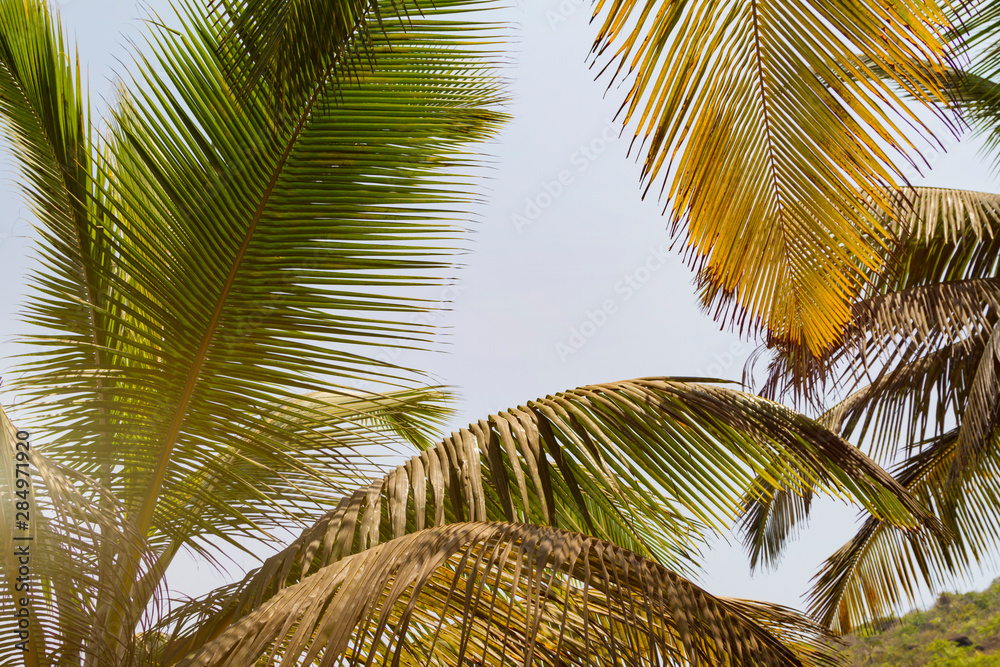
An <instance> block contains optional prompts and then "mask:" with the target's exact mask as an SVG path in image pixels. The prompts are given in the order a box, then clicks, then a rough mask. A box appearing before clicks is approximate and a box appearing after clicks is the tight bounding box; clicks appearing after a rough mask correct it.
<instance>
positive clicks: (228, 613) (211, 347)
mask: <svg viewBox="0 0 1000 667" xmlns="http://www.w3.org/2000/svg"><path fill="white" fill-rule="evenodd" d="M176 7H177V9H178V13H179V18H178V21H179V24H180V27H169V28H168V27H166V25H165V24H164V23H162V22H161V21H159V20H157V21H151V22H150V23H149V27H150V29H149V33H148V35H147V40H146V44H145V46H144V47H143V48H142V49H141V50H140V49H136V51H135V53H134V66H133V67H132V68H131V79H130V81H129V85H128V86H127V87H126V86H122V88H121V90H120V91H119V99H118V100H117V101H116V102H115V104H114V106H113V109H112V112H111V115H110V119H109V121H108V122H107V125H106V127H103V128H102V130H101V131H96V130H94V129H93V125H92V119H91V118H90V115H89V103H88V99H87V94H86V90H85V89H84V87H83V85H82V83H81V77H80V73H79V69H78V66H77V65H76V64H75V61H74V58H73V57H72V54H71V50H70V49H69V48H68V47H67V44H66V40H65V39H64V37H63V30H62V28H61V26H60V25H59V22H58V19H57V18H55V17H54V16H53V15H52V14H51V12H50V11H49V9H48V7H47V6H46V4H44V2H42V0H3V1H2V2H0V107H2V112H3V117H4V121H5V123H4V129H5V133H6V137H7V139H8V140H9V141H10V142H11V145H12V146H13V148H14V151H15V154H16V156H17V158H18V160H19V161H20V165H21V168H22V174H23V179H24V180H23V186H24V192H25V196H26V197H27V199H28V201H29V202H30V204H31V206H32V208H33V210H34V211H35V213H36V215H37V216H38V219H39V223H40V227H39V234H40V236H41V242H40V258H41V259H40V264H39V268H38V270H37V271H36V272H35V273H34V274H33V275H32V278H31V282H32V287H33V290H34V292H33V294H32V296H31V297H30V300H29V302H28V305H27V314H28V318H29V321H30V322H31V323H32V324H34V325H35V326H36V327H37V329H38V330H39V331H40V333H38V334H37V335H36V336H34V337H33V338H32V339H31V340H30V341H29V343H30V345H31V347H30V350H31V352H30V354H29V355H28V356H26V357H25V359H26V361H25V362H24V365H23V369H22V370H23V374H22V378H21V380H20V383H19V391H21V392H22V394H23V395H25V396H26V397H27V399H28V400H27V401H26V404H25V405H24V406H23V408H24V409H23V410H22V412H21V413H20V414H19V415H18V421H19V424H20V425H24V424H30V426H31V432H30V433H29V432H27V431H23V430H22V431H19V430H17V429H16V428H15V427H14V426H13V425H12V424H11V423H10V422H9V421H8V420H7V417H6V415H4V416H3V424H2V428H0V433H2V439H0V442H2V450H3V452H2V456H0V460H2V463H0V471H2V472H0V487H2V489H3V495H4V497H5V498H7V499H8V500H9V502H8V501H5V502H4V503H3V504H2V507H3V510H2V511H3V513H4V516H3V520H2V528H0V531H2V532H0V542H2V545H0V546H2V549H3V554H4V555H3V556H2V561H0V562H2V563H3V570H2V572H3V574H2V576H3V578H4V583H3V587H2V589H0V591H2V592H0V600H2V605H3V607H2V608H3V610H4V612H3V614H2V620H0V633H2V634H3V636H4V637H10V638H17V639H18V641H16V642H15V641H5V642H4V643H3V645H2V646H0V660H2V661H3V663H4V664H25V665H42V664H52V665H78V664H83V665H101V666H104V665H141V664H183V665H208V664H231V665H249V664H258V663H259V664H278V663H280V664H334V663H340V662H350V663H355V662H360V661H364V662H365V663H368V662H369V661H373V660H389V659H392V660H393V662H394V663H398V662H406V663H407V664H409V663H410V662H414V661H423V662H428V663H430V662H433V663H435V664H458V663H462V662H465V661H470V662H477V663H481V664H486V663H490V664H493V663H501V662H506V661H517V662H522V663H523V662H525V661H528V660H537V661H540V662H543V663H548V664H565V663H567V662H573V663H591V662H612V663H617V662H618V661H625V662H628V663H629V664H638V663H646V662H666V663H670V664H676V663H681V664H701V663H705V662H707V663H721V664H740V665H751V664H753V665H758V664H761V665H763V664H766V665H800V664H828V663H830V662H831V661H832V658H830V656H829V655H828V653H827V651H826V649H825V644H824V643H823V642H824V641H825V638H826V634H825V632H824V631H823V630H822V628H820V627H819V626H817V625H816V624H815V623H813V622H811V621H809V620H808V619H806V618H804V617H803V616H801V615H800V614H798V613H795V612H792V611H790V610H787V609H783V608H780V607H776V606H773V605H768V604H765V603H755V602H749V601H740V600H730V599H725V598H718V597H713V596H711V595H709V594H708V593H706V592H704V591H702V590H700V589H699V588H697V587H696V586H694V585H693V584H691V583H690V582H689V581H687V580H686V579H685V578H684V575H685V574H689V573H690V572H691V571H692V569H693V568H694V563H695V554H696V551H697V548H698V545H699V543H700V541H701V540H702V539H703V538H704V536H706V535H707V534H710V533H711V532H713V531H718V530H723V529H725V528H726V527H728V526H730V525H731V524H732V522H733V521H734V519H735V517H736V516H737V515H739V513H740V512H741V508H742V507H743V506H744V505H745V504H746V503H748V502H751V501H752V500H754V499H757V500H760V499H763V498H765V497H770V495H773V494H774V493H775V492H778V493H783V492H789V493H792V494H796V493H807V492H811V490H812V489H817V490H822V491H826V492H829V493H833V494H836V495H840V496H843V497H847V498H851V499H854V500H856V501H857V502H859V503H860V504H861V505H862V506H863V507H865V508H866V509H867V510H868V511H869V512H871V513H872V514H873V516H875V517H877V518H878V519H879V520H880V521H886V522H889V523H890V524H891V525H893V526H898V527H900V529H904V530H911V531H912V530H917V529H926V530H930V531H932V532H933V531H936V530H940V528H939V526H938V525H937V524H936V523H935V522H934V521H933V520H932V519H931V518H930V517H929V515H928V514H927V513H926V512H925V511H924V510H923V509H922V507H921V506H920V505H919V504H918V503H916V502H915V501H914V500H913V498H912V497H911V496H910V495H909V494H908V493H907V492H906V491H905V490H904V488H903V487H902V486H901V485H900V484H898V483H897V482H896V481H894V480H893V479H892V478H891V477H890V476H889V475H888V474H887V473H885V472H884V471H883V470H882V469H881V468H879V467H878V466H877V465H875V464H874V463H873V462H872V461H871V460H870V459H869V458H868V457H866V456H865V455H863V454H861V453H859V452H858V451H857V450H856V449H855V448H853V447H852V446H850V445H848V444H847V443H846V442H845V441H844V440H843V439H841V438H840V437H839V436H837V435H836V434H834V433H833V432H831V431H830V430H828V429H827V428H825V427H823V426H822V425H821V424H818V423H817V422H814V421H812V420H809V419H807V418H805V417H803V416H802V415H800V414H797V413H795V412H792V411H791V410H788V409H787V408H784V407H782V406H780V405H777V404H775V403H772V402H770V401H767V400H764V399H761V398H759V397H756V396H752V395H750V394H746V393H743V392H740V391H737V390H734V389H731V388H728V387H726V386H722V385H712V384H706V383H693V382H690V381H685V380H671V379H669V378H648V379H643V380H633V381H628V382H619V383H612V384H602V385H593V386H587V387H581V388H579V389H575V390H571V391H567V392H563V393H560V394H556V395H554V396H549V397H545V398H543V399H538V400H535V401H530V402H528V403H527V404H526V405H524V406H521V407H518V408H515V409H510V410H507V411H502V412H498V413H496V414H494V415H491V416H489V417H487V418H485V419H483V420H482V421H480V422H478V423H475V424H471V425H470V426H469V427H468V428H467V429H462V430H460V431H459V432H457V433H455V434H453V435H452V436H450V437H447V438H444V439H443V440H440V441H437V442H435V440H434V438H432V437H431V435H430V434H432V433H434V432H436V431H437V429H438V427H439V425H440V424H441V422H442V420H443V418H444V417H445V416H446V414H447V410H446V407H445V399H446V396H444V395H443V394H442V392H440V391H439V390H436V389H433V388H427V387H425V386H424V385H423V383H422V382H421V379H422V378H421V376H420V375H419V373H416V372H415V371H411V370H409V369H405V368H400V367H397V366H394V365H392V364H391V363H388V362H380V361H378V360H377V359H375V358H373V356H374V355H372V354H371V350H373V349H377V346H379V345H381V344H384V343H385V342H389V341H391V342H392V344H394V345H397V344H403V345H411V346H415V347H419V346H423V345H426V344H427V341H428V337H429V336H430V334H431V331H430V330H429V329H428V328H426V327H420V326H415V325H413V324H411V323H409V322H408V318H409V317H410V316H412V315H413V314H415V313H420V312H422V311H424V310H426V309H427V308H428V305H427V303H426V302H424V301H422V300H421V299H420V292H419V288H420V287H422V286H426V285H430V284H434V282H435V281H436V280H437V279H438V275H439V273H440V272H441V271H443V270H445V269H446V268H447V267H448V266H449V265H450V261H451V257H452V252H453V250H454V249H455V247H456V246H457V245H458V244H460V241H461V231H462V230H461V220H462V215H463V210H464V207H465V205H466V204H467V203H468V202H469V201H471V200H473V199H475V198H476V197H477V190H476V187H475V185H474V184H472V185H470V182H472V183H474V181H470V179H469V178H468V175H469V174H470V173H473V172H472V170H473V169H474V168H475V166H476V164H477V162H478V158H477V154H476V153H475V151H474V149H473V148H472V147H471V144H472V143H473V142H475V141H478V140H482V139H484V138H487V137H490V136H492V133H493V132H495V130H496V128H497V126H498V124H499V123H500V122H501V121H502V120H503V114H501V113H499V112H498V111H497V110H496V106H497V104H498V103H499V102H500V101H502V99H503V92H502V85H501V83H502V82H501V80H500V78H499V76H498V74H497V72H496V69H495V66H494V63H495V60H496V56H495V53H494V50H495V49H496V48H497V44H498V43H499V41H500V40H501V38H502V33H501V32H499V31H498V29H497V28H496V26H493V25H491V24H489V23H486V22H474V21H471V20H470V18H469V14H468V12H469V11H470V10H475V9H483V8H487V7H489V4H488V3H486V2H484V1H482V0H465V1H463V0H437V1H436V2H435V3H434V5H433V6H425V5H424V4H423V3H422V4H421V5H420V7H419V10H418V8H417V7H416V5H414V4H413V3H411V2H407V1H404V0H385V1H384V2H381V3H379V4H377V5H372V4H370V3H368V2H352V1H348V2H342V3H338V4H337V7H338V11H336V12H330V11H325V10H326V9H329V7H328V6H327V3H324V2H319V1H303V2H296V3H259V2H229V1H227V0H219V1H218V2H215V3H213V5H212V8H211V12H210V13H209V14H205V13H203V11H202V8H200V7H198V6H196V5H195V4H193V3H192V2H189V1H188V0H178V2H177V3H176ZM359 380H363V381H366V382H371V383H374V384H375V385H377V386H379V387H380V388H381V389H380V391H378V392H375V393H366V392H360V391H358V390H356V389H353V388H352V384H353V383H356V382H357V381H359ZM38 433H43V434H44V437H37V434H38ZM36 437H37V439H36ZM404 444H408V445H410V446H412V447H413V449H411V453H412V454H413V455H412V456H411V457H410V458H409V460H407V461H406V462H405V463H403V464H402V465H399V466H398V467H396V468H395V469H393V470H390V471H386V470H383V469H382V468H381V467H380V466H379V465H378V463H379V460H380V459H379V458H378V456H377V455H378V454H379V452H381V451H384V448H385V447H394V448H397V449H398V448H400V447H401V446H403V445H404ZM29 462H30V466H28V467H26V466H25V465H24V464H26V463H29ZM29 475H30V476H29ZM19 513H20V514H19ZM316 517H319V519H318V521H317V520H316ZM289 526H301V527H302V528H303V532H302V533H301V536H300V537H299V538H298V539H296V540H295V541H293V542H292V543H291V544H290V545H288V546H287V547H285V548H284V549H283V550H281V551H279V552H278V553H277V554H276V555H275V556H273V557H272V558H270V559H267V560H265V561H264V562H263V564H262V565H261V567H260V568H259V569H257V570H255V571H253V572H251V573H248V574H247V575H246V577H245V578H244V579H243V580H241V581H239V582H237V583H235V584H232V585H230V586H227V587H224V588H222V589H220V590H217V591H215V592H213V593H212V594H210V595H208V596H207V597H204V598H201V599H196V600H188V601H174V603H173V604H171V601H170V600H169V594H168V591H167V589H166V588H165V578H164V577H165V573H166V572H167V570H168V568H169V565H170V563H171V562H172V559H173V558H174V557H175V556H176V554H178V553H179V552H180V551H181V550H184V549H188V550H193V551H194V552H196V553H198V554H199V555H201V556H203V557H205V558H207V559H209V560H212V561H216V560H218V559H220V558H222V557H223V556H222V555H223V551H222V548H223V547H227V546H228V548H235V549H243V550H245V551H248V552H251V553H254V552H256V551H258V550H259V546H258V545H259V544H260V543H261V542H267V541H270V542H271V543H272V544H273V543H274V542H275V541H276V540H277V539H278V538H276V537H274V533H276V532H280V530H282V529H287V528H288V527H289ZM24 548H27V551H25V550H24ZM26 583H27V584H29V585H30V589H25V584H26ZM25 590H27V591H28V592H29V593H30V595H28V596H26V595H25V594H24V592H25ZM22 619H24V621H23V622H22Z"/></svg>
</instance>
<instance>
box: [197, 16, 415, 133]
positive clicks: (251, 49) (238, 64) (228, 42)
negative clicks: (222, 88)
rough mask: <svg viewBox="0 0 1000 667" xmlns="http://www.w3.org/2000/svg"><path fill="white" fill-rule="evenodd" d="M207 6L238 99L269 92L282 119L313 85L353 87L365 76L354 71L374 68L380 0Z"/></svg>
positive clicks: (310, 90)
mask: <svg viewBox="0 0 1000 667" xmlns="http://www.w3.org/2000/svg"><path fill="white" fill-rule="evenodd" d="M209 5H210V6H211V8H212V19H213V23H215V24H216V25H217V26H220V27H221V36H222V39H221V42H220V48H221V50H222V51H223V52H224V54H225V56H226V60H227V61H228V62H230V65H229V73H230V76H231V78H233V79H235V80H236V81H237V85H236V86H235V88H236V90H237V95H238V97H239V98H240V99H246V98H247V97H248V96H250V95H253V94H261V93H262V92H264V91H267V92H266V93H264V94H268V97H269V98H270V100H271V101H272V103H273V104H274V105H275V113H276V114H277V115H279V116H280V115H281V114H284V113H287V112H288V110H289V108H290V107H291V106H293V105H294V102H295V100H300V99H301V98H303V97H308V96H309V95H310V93H311V92H312V87H313V82H315V81H319V80H322V79H323V78H326V77H329V76H331V75H332V76H334V77H335V78H337V79H338V80H341V81H344V80H346V82H345V83H347V85H350V80H351V79H352V78H354V77H355V76H358V75H360V73H355V72H354V71H352V68H370V67H371V65H372V64H373V63H374V61H375V59H376V58H377V55H376V52H375V50H374V48H373V47H374V43H373V41H372V37H371V34H370V30H371V28H372V27H373V26H375V27H376V29H377V26H378V23H379V20H380V18H381V14H380V7H379V3H378V2H375V1H374V0H278V1H275V0H210V1H209ZM408 9H409V10H410V11H414V10H417V11H419V10H418V9H417V8H416V7H410V8H408ZM262 82H263V83H264V86H263V89H264V90H262V87H260V86H258V84H260V83H262Z"/></svg>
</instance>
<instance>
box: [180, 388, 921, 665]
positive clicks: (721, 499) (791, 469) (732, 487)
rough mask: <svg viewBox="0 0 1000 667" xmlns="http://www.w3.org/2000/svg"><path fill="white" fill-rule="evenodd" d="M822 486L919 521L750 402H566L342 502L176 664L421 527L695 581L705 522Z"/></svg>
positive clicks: (198, 604) (227, 596) (700, 397)
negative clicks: (561, 536)
mask: <svg viewBox="0 0 1000 667" xmlns="http://www.w3.org/2000/svg"><path fill="white" fill-rule="evenodd" d="M755 477H756V480H755ZM812 487H815V488H817V489H825V490H827V491H832V492H834V493H841V494H843V493H847V494H852V495H853V497H854V498H856V499H858V500H860V501H861V502H862V503H864V504H866V505H867V506H868V507H869V508H870V509H872V510H874V511H876V512H877V513H879V514H880V515H882V516H896V517H897V518H896V519H894V521H896V522H898V521H899V520H900V519H901V520H902V523H903V524H904V525H910V526H912V525H913V524H912V523H909V522H908V520H907V519H906V518H905V513H904V514H902V515H901V514H899V509H900V508H899V507H898V506H897V507H896V508H895V509H894V508H893V506H894V505H896V504H897V503H901V504H902V505H903V506H905V507H907V509H908V511H910V512H914V513H915V514H916V515H919V513H920V512H921V511H922V510H920V508H919V507H918V506H916V505H914V504H912V502H910V501H909V499H908V498H906V497H905V496H899V495H898V494H899V489H898V488H894V486H893V484H892V483H891V481H889V478H888V474H887V473H884V472H882V471H881V469H879V468H877V466H874V465H873V464H871V462H869V461H868V460H867V459H866V458H865V457H864V456H862V455H860V454H859V453H858V452H857V450H855V449H854V448H853V447H851V446H850V445H848V444H847V443H844V442H843V441H840V440H838V439H837V438H836V437H835V436H832V434H830V433H829V432H827V431H825V430H824V429H822V427H820V426H818V425H817V424H815V423H812V422H809V421H808V420H806V419H804V418H801V417H799V416H797V415H795V414H794V413H791V412H790V411H789V410H787V409H786V408H784V407H782V406H778V405H776V404H773V403H769V402H766V401H762V400H760V399H757V398H756V397H753V396H750V395H747V394H743V393H741V392H737V391H733V390H731V389H727V388H724V387H719V386H710V385H698V384H693V383H689V382H681V381H671V380H669V379H665V378H661V379H656V378H651V379H646V380H633V381H629V382H618V383H613V384H606V385H592V386H588V387H582V388H579V389H575V390H572V391H567V392H562V393H560V394H556V395H555V396H550V397H547V398H544V399H538V400H536V401H531V402H530V403H528V405H526V406H522V407H519V408H517V409H512V410H508V411H505V412H500V413H497V414H494V415H491V416H490V417H488V418H487V419H485V420H482V421H480V422H478V423H476V424H471V425H470V426H469V427H468V428H467V429H463V430H461V431H459V432H457V433H454V434H452V436H451V437H449V438H446V439H445V440H444V441H442V442H441V443H440V444H438V445H437V446H435V447H433V448H431V449H428V450H426V451H424V452H422V453H421V454H420V455H419V456H415V457H413V458H411V459H410V460H409V461H407V462H406V463H405V464H404V465H400V466H399V467H397V468H396V470H395V471H394V472H392V473H390V474H389V475H388V476H386V477H385V478H383V479H382V480H379V481H377V482H375V483H373V484H372V485H371V486H369V487H368V488H364V489H359V490H358V491H356V492H355V493H354V494H353V495H351V496H349V497H347V498H344V499H343V500H342V501H341V502H340V504H339V505H338V506H337V507H336V508H335V509H334V510H332V511H330V512H328V513H327V514H326V515H325V516H323V517H322V518H321V519H320V520H319V521H318V522H317V523H316V524H314V525H313V526H312V527H311V528H309V529H307V530H306V531H305V532H303V533H302V535H301V536H300V537H299V538H298V539H296V540H295V541H294V542H293V543H292V544H290V545H289V546H288V547H287V548H286V549H285V550H283V551H282V552H281V553H279V554H277V555H275V556H273V557H272V558H270V559H268V560H267V561H265V563H264V564H263V565H262V567H261V568H259V569H258V570H255V571H253V572H251V573H249V574H248V575H247V576H246V577H245V578H244V579H243V581H241V582H238V583H237V584H234V585H232V586H228V587H224V588H221V589H219V590H217V591H215V592H213V593H212V594H210V595H209V596H207V597H205V598H203V599H200V600H195V601H192V602H190V603H188V604H186V605H184V606H182V607H181V608H180V609H179V610H178V611H177V613H175V614H174V615H173V616H172V617H171V618H170V619H168V620H167V623H168V624H169V625H170V626H171V627H172V628H173V630H174V631H175V633H176V639H175V640H174V641H173V643H172V645H171V646H170V647H169V648H168V650H167V655H168V657H169V656H175V657H179V656H181V655H183V654H185V653H188V652H189V651H191V650H193V649H194V648H196V647H198V646H200V645H202V644H204V643H205V642H206V641H208V640H210V639H212V638H214V637H216V636H218V634H219V633H220V632H222V631H223V630H224V629H225V628H226V627H228V626H229V625H230V624H231V623H232V622H233V621H234V620H235V619H239V618H241V617H243V616H245V615H246V614H248V613H250V612H252V611H253V610H254V609H256V608H258V607H259V606H260V605H261V604H263V603H264V602H265V601H266V600H267V599H269V598H270V597H271V596H273V595H275V594H276V593H277V592H278V591H280V590H282V589H283V588H285V587H287V586H290V585H293V584H295V583H297V582H299V581H302V580H304V579H306V578H307V577H308V576H310V575H311V574H312V573H314V572H316V571H317V570H319V569H321V568H323V567H325V566H327V565H329V564H331V563H334V562H337V561H338V560H340V559H342V558H345V557H346V556H348V555H349V554H351V553H357V552H360V551H363V550H365V549H367V548H370V547H371V546H373V545H375V544H378V543H380V542H384V541H386V540H388V539H393V538H397V537H400V536H402V535H403V534H407V533H411V532H414V531H419V530H422V529H423V528H424V527H426V526H432V525H433V526H440V525H443V524H448V523H453V522H461V521H466V520H473V521H486V520H493V521H495V520H506V521H519V522H525V523H534V524H549V525H552V526H559V527H564V528H569V529H571V530H574V531H577V532H581V533H586V534H590V535H593V536H596V537H599V538H602V539H608V540H612V539H613V540H614V541H615V543H617V544H620V545H622V546H625V547H627V548H629V549H630V550H631V551H633V552H638V553H639V554H640V555H643V556H646V557H651V558H653V559H655V560H658V561H659V562H661V563H662V564H664V565H667V566H670V567H672V568H674V569H676V568H678V567H682V568H687V567H689V565H688V563H686V562H685V560H684V553H685V551H686V550H690V549H694V548H696V547H697V546H698V543H697V538H698V536H699V535H700V534H702V532H703V524H709V525H713V526H715V527H718V528H723V527H727V526H729V525H731V523H732V519H733V517H734V516H735V513H736V512H738V511H739V509H740V503H741V501H742V499H743V493H744V491H745V490H747V489H748V488H749V489H751V491H750V493H751V494H752V495H754V496H761V495H764V494H766V493H769V492H771V491H773V490H774V489H781V490H788V491H789V492H790V493H796V494H799V493H803V492H804V490H805V491H807V490H808V489H810V488H812ZM894 496H897V497H895V498H894Z"/></svg>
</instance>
